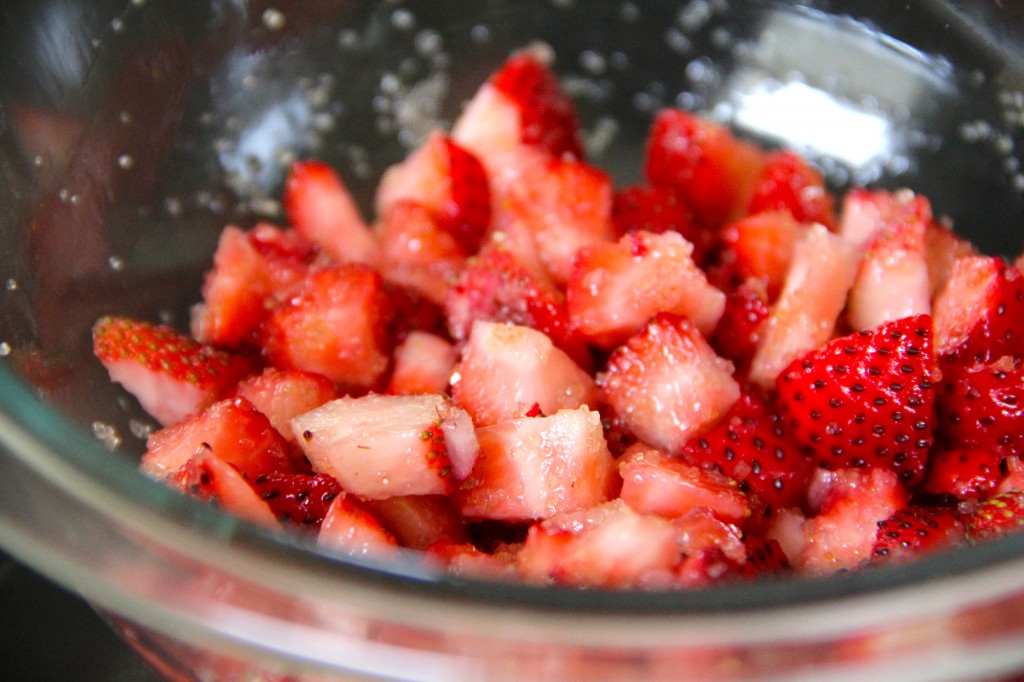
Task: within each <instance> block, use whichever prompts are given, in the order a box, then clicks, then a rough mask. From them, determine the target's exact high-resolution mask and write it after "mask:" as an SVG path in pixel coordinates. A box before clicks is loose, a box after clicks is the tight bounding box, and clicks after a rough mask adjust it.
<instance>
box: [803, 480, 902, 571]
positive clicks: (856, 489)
mask: <svg viewBox="0 0 1024 682" xmlns="http://www.w3.org/2000/svg"><path fill="white" fill-rule="evenodd" d="M819 473H820V474H821V475H822V476H823V477H824V482H823V484H824V485H825V486H826V488H827V490H826V491H825V493H824V501H823V503H822V505H821V510H820V513H819V514H818V515H817V516H815V517H813V518H810V519H807V521H806V522H804V524H803V529H802V530H803V534H804V546H803V551H802V552H801V554H800V556H799V557H798V558H794V556H793V555H789V556H790V559H791V560H794V564H795V566H796V567H797V568H798V569H800V570H803V571H805V572H810V573H814V574H818V575H822V574H829V573H833V572H835V571H836V570H838V569H843V568H845V569H851V568H856V567H857V566H859V565H860V564H862V563H864V562H865V561H867V560H868V559H870V558H871V554H872V550H873V548H874V546H875V542H876V540H877V536H878V523H879V522H880V521H884V520H886V519H888V518H889V517H891V516H892V515H893V514H895V513H896V511H897V510H899V509H902V508H904V507H905V506H906V505H907V494H906V491H905V489H904V488H903V486H901V485H900V483H899V480H898V479H897V478H896V474H895V473H893V472H892V471H889V470H887V469H841V470H839V471H835V472H825V471H823V470H819Z"/></svg>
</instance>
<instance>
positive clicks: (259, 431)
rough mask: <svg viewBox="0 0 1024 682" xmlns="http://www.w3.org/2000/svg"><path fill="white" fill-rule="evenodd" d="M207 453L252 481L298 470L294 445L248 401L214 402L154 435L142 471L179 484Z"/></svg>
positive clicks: (141, 464) (240, 399)
mask: <svg viewBox="0 0 1024 682" xmlns="http://www.w3.org/2000/svg"><path fill="white" fill-rule="evenodd" d="M199 452H206V453H209V454H210V455H212V456H213V457H216V458H217V459H218V460H220V461H222V462H225V463H226V464H228V465H230V466H231V467H232V468H234V469H235V470H237V471H238V472H239V473H240V474H241V475H242V476H243V477H245V478H246V479H247V480H250V481H251V480H253V479H255V478H256V477H257V476H261V475H263V474H269V473H271V472H274V471H286V472H287V471H292V470H293V467H292V464H291V460H290V458H289V447H288V441H286V440H285V439H284V437H283V436H281V434H280V433H278V432H277V430H275V429H274V427H273V426H271V424H270V420H269V419H267V417H266V416H265V415H264V414H263V413H262V412H259V411H258V410H257V409H256V408H255V407H253V405H252V403H250V402H249V401H248V400H246V399H245V398H233V399H230V400H222V401H220V402H217V403H214V404H213V405H211V406H210V407H208V408H207V409H206V410H204V411H203V412H201V413H199V414H197V415H194V416H191V417H188V418H187V419H184V420H183V421H181V422H178V423H176V424H174V425H172V426H168V427H166V428H164V429H161V430H159V431H156V432H155V433H153V434H152V435H151V436H150V437H149V439H148V440H147V442H146V452H145V453H144V454H143V455H142V460H141V463H140V467H139V468H140V469H141V471H142V472H143V473H144V474H146V475H147V476H149V477H150V478H154V479H156V480H160V481H165V482H168V483H171V484H172V485H173V483H174V478H175V477H176V476H177V475H178V473H179V471H180V469H181V468H182V467H183V466H184V465H185V463H186V462H188V461H189V460H190V459H191V458H192V457H194V456H195V455H196V454H197V453H199Z"/></svg>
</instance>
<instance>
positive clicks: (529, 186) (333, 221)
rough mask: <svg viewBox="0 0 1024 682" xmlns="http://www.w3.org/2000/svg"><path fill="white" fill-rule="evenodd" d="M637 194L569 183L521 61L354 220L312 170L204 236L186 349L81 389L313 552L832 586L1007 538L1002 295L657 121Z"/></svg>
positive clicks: (1018, 424) (921, 243) (324, 170)
mask: <svg viewBox="0 0 1024 682" xmlns="http://www.w3.org/2000/svg"><path fill="white" fill-rule="evenodd" d="M644 163H645V165H644V169H643V171H644V177H645V181H644V183H643V184H640V185H636V186H630V187H624V188H616V187H614V186H613V183H612V181H611V180H610V178H609V176H608V175H607V174H606V173H605V172H603V171H602V170H601V169H599V168H596V167H595V166H593V165H590V164H588V163H587V162H586V161H585V159H584V153H583V150H582V147H581V144H580V141H579V131H578V123H577V118H576V113H575V110H574V105H573V103H572V102H571V101H570V99H569V98H568V97H567V96H566V94H565V93H564V92H563V91H562V90H561V89H560V86H559V83H558V81H557V80H556V78H555V77H554V76H553V74H552V72H551V71H550V70H549V67H548V66H547V64H546V62H545V61H544V60H543V59H542V58H541V57H540V55H539V53H536V52H532V51H523V52H521V53H517V54H515V55H513V56H512V57H510V58H509V60H508V61H507V62H506V63H505V64H504V65H503V67H502V68H501V69H500V70H499V71H498V72H497V73H495V74H494V75H493V76H492V77H491V78H490V80H489V81H488V82H486V83H485V84H484V85H482V87H481V88H480V89H479V91H478V92H477V93H476V95H475V96H474V97H473V98H472V100H471V101H470V102H469V103H468V104H467V106H466V107H465V108H464V110H463V112H462V113H461V114H460V116H459V118H458V119H457V121H456V122H455V124H454V126H453V127H452V129H451V130H450V131H448V132H441V131H438V132H436V133H434V134H433V135H432V136H431V137H429V139H427V141H426V142H425V143H424V144H423V145H422V146H421V147H420V148H419V149H417V150H416V151H415V152H414V153H412V154H411V155H410V156H409V157H408V158H407V159H406V160H405V161H403V162H402V163H400V164H398V165H396V166H394V167H392V168H390V169H388V170H387V171H386V172H385V173H384V175H383V177H382V178H381V180H380V184H379V189H378V191H377V194H376V204H375V209H374V213H375V219H374V220H373V221H372V222H369V223H368V222H367V221H365V220H364V218H363V217H362V216H361V215H360V212H359V210H358V209H357V207H356V205H355V203H354V202H353V200H352V197H351V196H350V194H349V193H348V190H347V189H346V187H345V185H344V184H343V181H342V179H340V178H339V177H338V176H337V175H336V174H335V172H334V171H333V170H332V169H331V168H329V167H327V166H325V165H324V164H322V163H318V162H315V161H303V162H299V163H296V164H295V165H294V167H293V168H292V169H291V171H290V175H289V177H288V179H287V183H286V186H285V190H284V207H285V214H286V216H285V217H286V221H287V226H285V227H282V226H277V225H273V224H269V223H260V224H257V225H255V226H253V227H252V228H251V229H248V230H243V229H240V228H239V227H235V226H229V227H226V228H225V229H224V231H223V233H222V235H221V237H220V241H219V245H218V247H217V251H216V253H215V255H214V257H213V267H212V269H211V270H210V271H209V273H208V274H207V276H206V279H205V282H204V285H203V300H202V301H201V302H200V303H198V304H197V305H196V306H195V307H194V309H193V311H192V318H191V333H190V334H189V335H185V334H182V333H180V332H178V331H175V330H173V329H170V328H168V327H166V326H160V325H153V324H149V323H147V322H143V321H135V320H129V319H125V318H118V317H104V318H103V319H101V320H99V321H98V322H97V323H96V325H95V328H94V348H95V353H96V355H97V357H98V358H99V359H100V360H101V361H102V362H103V364H104V365H105V366H106V367H107V369H108V370H109V373H110V376H111V378H112V379H113V380H114V381H117V382H120V383H121V384H122V385H123V386H124V387H125V388H126V389H127V390H128V391H129V392H131V393H132V394H133V395H134V396H135V397H136V398H137V399H138V400H139V402H140V403H141V405H142V406H143V407H144V408H145V409H146V410H147V411H148V413H149V414H151V415H152V417H153V418H154V419H156V420H157V421H158V422H159V423H160V424H161V425H162V427H163V428H161V429H160V430H157V431H155V432H154V433H153V434H152V435H151V436H150V437H149V440H148V444H147V448H148V449H147V451H146V453H145V454H144V455H143V457H142V463H141V467H142V470H143V471H144V472H145V473H146V474H148V475H149V476H151V477H153V478H156V479H158V480H160V481H162V482H164V483H166V484H167V485H169V486H173V487H174V488H177V489H179V490H180V491H182V492H183V493H185V494H189V495H194V496H196V497H198V498H201V499H204V500H208V501H210V502H212V503H215V504H218V505H220V506H221V507H223V508H224V509H226V510H228V511H231V512H233V513H235V514H237V515H239V516H241V517H244V518H246V519H249V520H251V521H254V522H256V523H259V524H263V525H265V526H268V527H272V528H282V529H284V528H290V529H294V530H295V531H297V532H307V533H312V534H314V535H313V537H315V538H316V539H317V541H318V542H319V544H320V545H321V546H322V547H325V548H329V549H330V551H333V552H341V553H347V554H351V555H373V556H376V557H386V556H388V555H397V554H398V551H397V549H396V548H399V547H401V548H409V549H413V550H418V551H420V552H422V554H421V555H420V556H422V558H423V559H424V560H425V561H427V562H429V563H431V564H432V565H436V566H439V567H444V568H446V569H448V570H451V571H453V572H456V573H458V574H462V575H475V576H485V577H492V578H499V579H506V578H508V579H516V578H519V579H524V580H528V581H534V582H539V583H549V584H550V583H553V584H564V585H574V586H586V587H633V588H645V589H646V588H650V589H660V588H671V587H694V586H703V585H707V584H710V583H714V582H718V581H722V580H729V579H737V578H750V577H754V576H759V575H762V574H765V573H776V572H794V573H797V574H804V575H807V574H810V575H822V574H827V573H831V572H834V571H836V570H839V569H846V570H852V569H859V568H861V567H865V566H870V565H875V564H878V563H882V562H892V561H903V560H906V559H908V558H911V557H915V556H917V555H920V554H921V553H924V552H930V551H935V550H939V549H943V548H947V547H950V546H955V545H959V544H964V543H972V542H978V541H981V540H984V539H989V538H993V537H999V536H1001V535H1004V534H1005V533H1006V532H1008V531H1010V530H1013V529H1015V528H1016V527H1017V526H1018V525H1020V523H1021V519H1022V518H1024V513H1022V510H1024V492H1022V491H1024V465H1022V460H1021V457H1022V456H1024V453H1022V450H1024V447H1022V446H1024V368H1022V365H1021V363H1022V358H1024V329H1022V328H1019V325H1020V323H1021V321H1022V320H1024V277H1022V274H1021V271H1020V270H1019V269H1018V267H1017V265H1020V263H1018V264H1016V265H1015V264H1011V263H1009V262H1007V261H1005V260H1003V259H1001V258H998V257H990V256H985V255H980V254H978V253H977V252H976V251H975V250H974V249H973V248H972V247H971V245H970V244H968V243H967V242H965V241H964V240H963V239H961V238H960V237H958V236H957V235H955V234H954V233H953V232H952V231H951V230H950V228H949V226H948V225H944V224H943V223H942V222H941V221H940V220H937V219H936V218H935V217H934V216H933V215H932V210H931V206H930V204H929V202H928V200H927V199H926V198H924V197H922V196H919V195H915V194H914V193H913V192H911V191H909V190H903V191H897V192H890V191H881V190H867V189H858V190H854V191H851V192H849V193H847V194H846V195H845V196H844V197H842V198H841V199H837V198H835V197H833V196H832V194H830V192H829V191H828V190H827V189H826V187H825V184H824V182H823V179H822V177H821V175H820V174H819V173H818V172H817V171H816V170H815V169H814V167H813V166H811V165H810V164H809V163H808V162H806V161H805V160H803V159H802V158H801V157H799V156H797V155H796V154H794V153H792V152H789V151H769V150H766V149H762V148H760V147H757V146H755V145H753V144H752V143H750V142H746V141H743V140H742V139H740V138H739V137H737V136H735V135H734V134H732V133H731V132H730V131H729V130H727V129H726V128H724V127H722V126H720V125H716V124H714V123H711V122H709V121H706V120H702V119H700V118H697V117H695V116H694V115H691V114H689V113H686V112H684V111H681V110H677V109H665V110H663V111H661V112H659V113H658V114H657V115H656V117H655V118H654V120H653V125H652V128H651V130H650V134H649V138H648V142H647V147H646V157H645V162H644Z"/></svg>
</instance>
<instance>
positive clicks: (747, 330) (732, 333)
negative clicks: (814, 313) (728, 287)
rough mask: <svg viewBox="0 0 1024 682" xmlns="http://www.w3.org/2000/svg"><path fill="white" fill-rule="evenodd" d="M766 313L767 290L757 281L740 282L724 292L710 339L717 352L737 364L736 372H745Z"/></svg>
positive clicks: (755, 348)
mask: <svg viewBox="0 0 1024 682" xmlns="http://www.w3.org/2000/svg"><path fill="white" fill-rule="evenodd" d="M768 313H769V310H768V293H767V292H766V291H765V288H764V286H763V285H762V284H761V283H760V282H758V281H757V280H748V281H746V282H743V283H742V284H740V285H739V286H737V287H736V288H735V289H733V290H732V291H730V292H729V293H728V294H727V295H726V297H725V308H724V309H723V310H722V317H721V318H719V320H718V324H717V325H715V331H714V333H713V334H712V335H711V339H710V340H711V346H712V347H713V348H714V349H715V350H716V351H717V352H718V354H719V355H721V356H722V357H723V358H726V359H728V360H732V361H733V362H734V363H735V364H736V366H737V371H738V372H741V373H742V372H744V371H745V370H746V369H747V367H748V366H749V364H750V361H751V360H752V359H753V357H754V352H755V351H756V350H757V346H758V344H759V343H760V341H761V324H762V323H763V322H764V320H765V319H766V318H767V317H768Z"/></svg>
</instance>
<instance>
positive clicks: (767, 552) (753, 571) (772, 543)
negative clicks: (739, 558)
mask: <svg viewBox="0 0 1024 682" xmlns="http://www.w3.org/2000/svg"><path fill="white" fill-rule="evenodd" d="M744 544H745V545H746V546H747V560H746V561H744V562H743V564H742V566H741V567H740V570H739V575H740V576H741V577H743V578H758V577H760V576H763V575H766V574H773V573H785V572H786V571H789V570H790V569H791V568H792V567H791V565H790V563H789V558H788V557H787V556H786V553H785V552H784V551H783V549H782V545H781V544H779V541H778V540H772V539H769V538H766V537H763V536H760V535H755V536H753V537H749V538H746V539H744Z"/></svg>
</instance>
